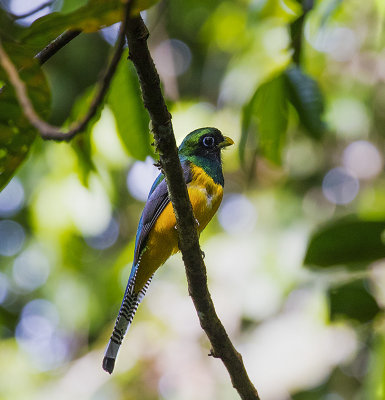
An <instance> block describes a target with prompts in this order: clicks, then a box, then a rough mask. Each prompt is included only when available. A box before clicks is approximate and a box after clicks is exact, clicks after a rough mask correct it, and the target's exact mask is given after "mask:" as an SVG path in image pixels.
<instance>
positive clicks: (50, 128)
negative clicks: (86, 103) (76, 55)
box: [0, 1, 132, 141]
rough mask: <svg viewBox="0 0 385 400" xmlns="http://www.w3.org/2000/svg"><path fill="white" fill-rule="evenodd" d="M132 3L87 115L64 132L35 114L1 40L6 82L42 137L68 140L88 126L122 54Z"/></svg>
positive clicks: (0, 48)
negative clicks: (11, 86)
mask: <svg viewBox="0 0 385 400" xmlns="http://www.w3.org/2000/svg"><path fill="white" fill-rule="evenodd" d="M131 4H132V1H128V2H127V5H126V7H125V12H124V19H123V22H122V24H121V26H120V32H119V37H118V40H117V44H116V45H115V51H114V54H113V56H112V60H111V62H110V64H109V66H108V67H107V69H106V71H105V73H104V74H103V76H102V78H101V79H100V80H99V82H98V84H97V86H98V87H97V91H96V94H95V96H94V98H93V100H92V102H91V105H90V107H89V109H88V112H87V114H86V115H85V116H84V117H83V118H82V119H81V120H80V121H78V122H76V123H75V124H73V125H72V127H70V128H69V130H67V131H63V130H62V129H61V127H58V126H54V125H51V124H49V123H47V122H46V121H44V120H42V119H41V118H40V117H39V116H38V114H37V113H36V111H35V109H34V107H33V105H32V102H31V100H30V99H29V97H28V93H27V88H26V86H25V83H24V82H23V81H22V80H21V79H20V76H19V74H18V72H17V69H16V67H15V66H14V65H13V63H12V61H11V59H10V58H9V57H8V54H7V53H6V51H5V50H4V48H3V46H2V43H1V40H0V64H1V65H2V67H3V68H4V70H5V72H6V73H7V75H8V78H9V81H10V82H11V84H12V85H13V87H14V89H15V92H16V97H17V99H18V101H19V104H20V106H21V108H22V110H23V113H24V115H25V116H26V118H27V119H28V120H29V122H30V123H31V125H33V126H34V127H35V128H36V129H37V130H38V131H39V132H40V136H41V137H42V138H43V139H45V140H56V141H68V140H71V139H72V138H73V137H74V136H75V135H77V134H78V133H79V132H82V131H83V130H84V129H85V128H86V127H87V125H88V123H89V122H90V121H91V119H92V118H93V117H94V116H95V114H96V112H97V110H98V109H99V106H100V105H101V103H102V101H103V99H104V96H105V94H106V92H107V90H108V88H109V85H110V82H111V79H112V77H113V76H114V73H115V70H116V67H117V65H118V63H119V60H120V58H121V56H122V54H123V46H124V42H125V31H126V26H127V23H128V19H129V16H130V10H131ZM63 45H64V44H63ZM61 47H62V46H61Z"/></svg>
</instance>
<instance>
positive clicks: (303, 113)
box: [284, 67, 326, 139]
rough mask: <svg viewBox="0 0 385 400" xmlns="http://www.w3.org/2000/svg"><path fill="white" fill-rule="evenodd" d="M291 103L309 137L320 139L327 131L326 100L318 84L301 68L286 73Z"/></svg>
mask: <svg viewBox="0 0 385 400" xmlns="http://www.w3.org/2000/svg"><path fill="white" fill-rule="evenodd" d="M284 76H285V78H286V83H287V92H288V96H289V100H290V102H291V103H292V104H293V106H294V108H295V109H296V110H297V113H298V116H299V119H300V121H301V123H302V125H303V126H304V127H305V129H306V131H307V133H308V134H309V136H311V137H312V138H315V139H320V138H321V136H322V134H323V133H324V131H325V128H326V126H325V123H324V122H323V120H322V114H323V111H324V100H323V96H322V93H321V91H320V88H319V86H318V84H317V82H316V81H315V80H314V79H313V78H311V77H310V76H309V75H307V74H305V73H304V72H303V71H302V70H301V69H300V68H299V67H290V68H288V69H287V70H286V71H285V72H284Z"/></svg>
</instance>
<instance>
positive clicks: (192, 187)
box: [103, 127, 234, 374]
mask: <svg viewBox="0 0 385 400" xmlns="http://www.w3.org/2000/svg"><path fill="white" fill-rule="evenodd" d="M232 144H234V141H233V140H232V139H231V138H229V137H227V136H223V134H222V133H221V131H219V130H218V129H216V128H212V127H207V128H200V129H196V130H194V131H192V132H191V133H189V134H188V135H187V136H186V137H185V138H184V140H183V141H182V143H181V145H180V146H179V148H178V155H179V160H180V163H181V166H182V170H183V176H184V180H185V183H186V185H187V191H188V195H189V198H190V202H191V205H192V209H193V213H194V217H195V221H196V226H197V231H198V234H200V233H201V232H202V230H203V229H204V228H205V227H206V225H207V224H208V223H209V221H210V220H211V219H212V217H213V216H214V214H215V213H216V211H217V210H218V207H219V205H220V203H221V201H222V197H223V186H224V178H223V173H222V159H221V150H222V149H224V148H225V147H227V146H231V145H232ZM178 251H179V248H178V232H177V230H176V219H175V215H174V210H173V207H172V204H171V202H170V198H169V195H168V189H167V184H166V180H165V179H164V175H163V173H160V174H159V175H158V177H157V178H156V179H155V181H154V183H153V185H152V187H151V190H150V193H149V195H148V198H147V202H146V204H145V207H144V209H143V212H142V215H141V217H140V220H139V225H138V230H137V233H136V239H135V250H134V260H133V263H132V268H131V273H130V276H129V278H128V283H127V286H126V290H125V293H124V297H123V301H122V303H121V306H120V310H119V314H118V316H117V318H116V322H115V326H114V329H113V332H112V335H111V337H110V340H109V342H108V345H107V348H106V351H105V355H104V359H103V369H104V370H105V371H106V372H108V373H109V374H111V373H112V372H113V370H114V366H115V361H116V357H117V355H118V351H119V348H120V345H121V343H122V340H123V337H124V335H125V333H126V331H127V329H128V327H129V326H130V325H131V323H132V320H133V318H134V315H135V313H136V310H137V308H138V306H139V303H140V302H141V301H142V299H143V297H144V296H145V294H146V291H147V289H148V287H149V285H150V283H151V280H152V277H153V275H154V273H155V271H156V270H157V269H158V268H159V267H160V266H161V265H163V264H164V263H165V262H166V260H167V259H168V258H169V257H170V256H171V255H173V254H175V253H177V252H178Z"/></svg>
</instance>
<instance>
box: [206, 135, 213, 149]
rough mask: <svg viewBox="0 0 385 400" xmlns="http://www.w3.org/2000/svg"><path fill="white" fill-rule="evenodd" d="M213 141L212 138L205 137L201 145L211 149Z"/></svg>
mask: <svg viewBox="0 0 385 400" xmlns="http://www.w3.org/2000/svg"><path fill="white" fill-rule="evenodd" d="M214 143H215V140H214V138H213V137H212V136H206V137H204V138H203V145H204V146H206V147H213V146H214Z"/></svg>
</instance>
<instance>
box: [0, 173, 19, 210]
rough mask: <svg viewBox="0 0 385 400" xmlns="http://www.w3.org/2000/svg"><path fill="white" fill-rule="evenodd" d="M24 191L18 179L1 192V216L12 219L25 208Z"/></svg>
mask: <svg viewBox="0 0 385 400" xmlns="http://www.w3.org/2000/svg"><path fill="white" fill-rule="evenodd" d="M23 203H24V189H23V186H22V184H21V183H20V181H19V180H18V179H17V178H13V179H12V180H11V181H10V182H9V183H8V185H7V186H6V187H5V188H4V189H3V190H2V191H1V192H0V216H2V217H11V216H12V215H15V214H16V213H17V212H18V211H19V210H20V209H21V207H22V206H23Z"/></svg>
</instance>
